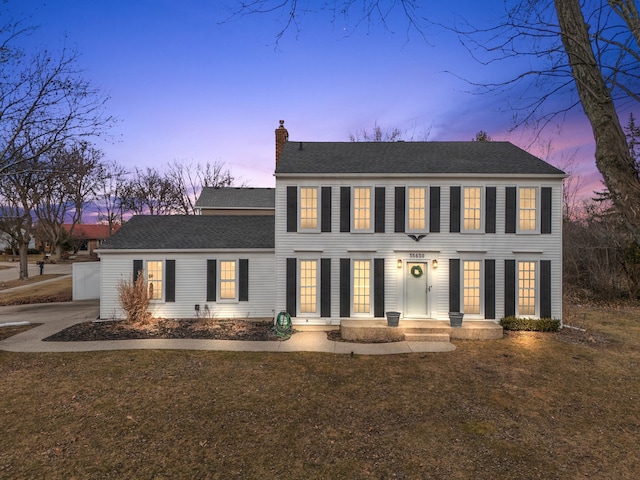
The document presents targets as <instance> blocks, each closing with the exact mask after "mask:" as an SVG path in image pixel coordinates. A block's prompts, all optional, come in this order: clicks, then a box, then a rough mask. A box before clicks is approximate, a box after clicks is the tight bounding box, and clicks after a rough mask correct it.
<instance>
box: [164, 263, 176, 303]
mask: <svg viewBox="0 0 640 480" xmlns="http://www.w3.org/2000/svg"><path fill="white" fill-rule="evenodd" d="M164 264H165V268H166V270H167V273H166V275H165V279H166V281H165V284H164V301H165V302H175V301H176V261H175V260H165V262H164Z"/></svg>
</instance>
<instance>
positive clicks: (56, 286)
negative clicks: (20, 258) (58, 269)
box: [0, 275, 72, 306]
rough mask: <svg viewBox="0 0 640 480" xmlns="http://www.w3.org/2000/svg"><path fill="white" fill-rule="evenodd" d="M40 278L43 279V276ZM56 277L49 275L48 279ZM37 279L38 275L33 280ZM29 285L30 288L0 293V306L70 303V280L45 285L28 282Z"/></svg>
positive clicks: (65, 279) (64, 279)
mask: <svg viewBox="0 0 640 480" xmlns="http://www.w3.org/2000/svg"><path fill="white" fill-rule="evenodd" d="M42 276H43V277H45V275H42ZM57 276H58V275H51V276H50V277H57ZM39 277H40V276H39V275H38V276H37V277H34V278H39ZM7 283H9V282H7ZM20 285H25V283H20ZM29 285H30V287H29V288H26V289H20V290H17V291H11V292H5V293H2V292H0V306H5V305H23V304H30V303H46V302H69V301H71V296H72V295H71V290H72V282H71V278H63V279H60V280H56V281H53V282H48V283H45V284H39V283H38V282H31V281H30V282H29Z"/></svg>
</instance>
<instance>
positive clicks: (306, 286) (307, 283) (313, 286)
mask: <svg viewBox="0 0 640 480" xmlns="http://www.w3.org/2000/svg"><path fill="white" fill-rule="evenodd" d="M317 312H318V261H317V260H301V261H300V313H317Z"/></svg>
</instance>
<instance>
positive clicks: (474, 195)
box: [462, 187, 482, 232]
mask: <svg viewBox="0 0 640 480" xmlns="http://www.w3.org/2000/svg"><path fill="white" fill-rule="evenodd" d="M481 212H482V188H480V187H464V189H463V209H462V227H463V229H464V230H466V231H469V232H477V231H480V230H481V228H482V218H481Z"/></svg>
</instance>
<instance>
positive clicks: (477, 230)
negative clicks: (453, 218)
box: [460, 185, 486, 233]
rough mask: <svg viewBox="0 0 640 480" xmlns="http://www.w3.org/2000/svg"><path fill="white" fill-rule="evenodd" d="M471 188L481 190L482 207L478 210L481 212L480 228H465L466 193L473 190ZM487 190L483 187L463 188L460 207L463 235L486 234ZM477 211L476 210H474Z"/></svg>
mask: <svg viewBox="0 0 640 480" xmlns="http://www.w3.org/2000/svg"><path fill="white" fill-rule="evenodd" d="M471 188H477V189H479V190H480V205H479V207H478V210H479V211H480V225H479V226H478V228H473V229H471V228H466V226H465V211H466V207H465V199H466V197H465V193H466V192H467V189H471ZM485 192H486V189H485V187H483V186H481V185H466V186H463V187H462V192H461V197H462V198H461V199H460V200H461V202H460V203H461V205H460V232H461V233H484V231H485V217H486V214H485V209H486V193H485ZM474 210H475V209H474Z"/></svg>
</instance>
